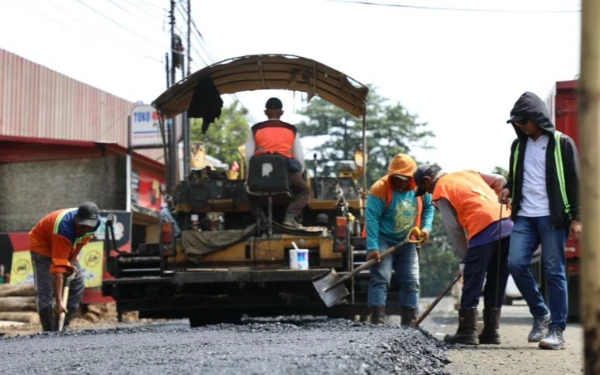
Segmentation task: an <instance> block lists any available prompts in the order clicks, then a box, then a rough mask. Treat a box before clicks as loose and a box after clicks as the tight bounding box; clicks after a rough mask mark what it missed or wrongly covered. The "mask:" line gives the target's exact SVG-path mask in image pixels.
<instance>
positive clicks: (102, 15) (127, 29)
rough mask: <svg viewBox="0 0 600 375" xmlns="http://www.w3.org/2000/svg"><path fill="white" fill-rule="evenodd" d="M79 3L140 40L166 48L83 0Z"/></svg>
mask: <svg viewBox="0 0 600 375" xmlns="http://www.w3.org/2000/svg"><path fill="white" fill-rule="evenodd" d="M77 1H79V2H80V3H81V4H83V5H85V6H86V7H87V8H89V9H90V10H92V11H93V12H94V13H96V14H98V15H100V16H101V17H102V18H105V19H107V20H108V21H110V22H112V23H114V24H115V25H117V26H119V27H120V28H122V29H123V30H126V31H128V32H129V33H131V34H133V35H136V36H137V37H139V38H142V39H144V40H145V41H147V42H149V43H152V44H154V45H156V46H159V47H161V48H164V46H163V45H162V44H160V43H157V42H156V41H154V40H151V39H148V38H146V37H145V36H143V35H140V34H138V33H136V32H135V31H133V30H131V29H129V28H127V27H125V26H123V25H122V24H120V23H119V22H117V21H115V20H113V19H112V18H110V17H108V16H107V15H105V14H104V13H102V12H100V11H98V10H97V9H96V8H94V7H93V6H91V5H89V4H86V3H85V2H84V1H82V0H77Z"/></svg>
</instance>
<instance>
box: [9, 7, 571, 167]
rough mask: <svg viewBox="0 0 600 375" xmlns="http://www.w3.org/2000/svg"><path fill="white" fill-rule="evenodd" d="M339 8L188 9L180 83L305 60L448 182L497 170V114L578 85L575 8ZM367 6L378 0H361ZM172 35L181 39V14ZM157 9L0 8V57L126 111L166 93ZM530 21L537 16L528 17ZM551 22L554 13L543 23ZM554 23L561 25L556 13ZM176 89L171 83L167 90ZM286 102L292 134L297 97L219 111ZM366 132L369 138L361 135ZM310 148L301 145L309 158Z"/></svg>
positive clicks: (504, 140)
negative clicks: (399, 117)
mask: <svg viewBox="0 0 600 375" xmlns="http://www.w3.org/2000/svg"><path fill="white" fill-rule="evenodd" d="M349 1H350V0H348V1H345V0H339V1H331V0H213V1H197V0H192V7H191V8H192V18H193V20H194V22H195V24H196V27H197V29H198V30H199V31H200V33H201V34H202V39H201V38H200V37H198V36H197V35H198V34H196V31H195V30H194V36H193V37H192V58H193V59H194V60H195V61H193V62H192V70H193V71H195V70H198V69H201V68H203V67H204V66H206V65H207V64H211V63H215V62H218V61H221V60H224V59H228V58H231V57H236V56H243V55H248V54H261V53H265V54H266V53H272V54H273V53H284V54H293V55H300V56H303V57H307V58H311V59H315V60H317V61H319V62H321V63H324V64H326V65H329V66H331V67H333V68H335V69H337V70H340V71H342V72H344V73H345V74H347V75H349V76H350V77H352V78H354V79H356V80H358V81H359V82H362V83H364V84H373V85H375V87H376V88H377V92H378V93H379V94H381V95H383V96H385V97H387V98H389V99H390V103H391V104H392V103H398V102H399V103H401V104H402V105H403V106H404V107H405V108H406V109H407V110H408V111H409V112H410V113H412V114H415V115H417V116H418V119H419V121H422V122H427V123H428V128H429V129H430V130H432V131H433V132H434V133H435V134H436V137H435V138H434V139H432V140H431V141H430V142H429V144H430V145H431V146H433V147H434V149H433V150H423V149H419V148H415V149H413V150H411V152H412V154H413V156H415V157H416V158H417V159H418V160H421V161H430V162H437V163H439V164H440V165H441V166H442V167H443V168H444V169H446V170H458V169H466V168H471V169H476V170H479V171H482V172H490V171H491V170H492V169H493V168H494V167H495V166H500V167H503V168H505V169H507V168H508V159H509V153H510V145H511V142H512V140H513V139H514V137H515V134H514V130H513V129H512V127H511V126H510V125H507V124H506V120H507V119H508V117H509V112H510V110H511V108H512V106H513V104H514V102H515V101H516V100H517V99H518V97H519V96H520V95H521V94H522V93H523V92H524V91H532V92H534V93H536V94H537V95H539V96H540V97H541V98H542V99H545V98H546V97H547V95H548V94H549V93H550V91H551V89H552V87H553V85H554V83H555V82H556V81H562V80H571V79H574V78H576V76H577V75H578V74H579V57H580V56H579V54H580V25H581V23H580V17H581V13H580V12H577V11H575V12H573V10H578V9H580V7H581V4H580V1H579V0H502V1H500V0H487V1H481V0H381V1H379V2H380V3H387V4H403V5H418V6H425V7H431V8H461V9H465V8H470V9H473V8H476V9H488V10H493V11H487V12H475V11H453V10H435V9H414V8H406V7H390V6H374V5H364V4H352V3H349ZM373 1H377V0H373ZM176 2H177V3H181V4H180V6H179V8H178V10H177V11H176V13H175V15H176V22H177V25H178V26H177V27H178V28H179V29H180V33H181V34H182V35H186V25H185V21H184V18H183V12H182V11H181V9H183V8H185V6H186V3H187V1H182V0H176ZM169 3H170V2H169V0H0V48H3V49H6V50H8V51H11V52H13V53H16V54H18V55H20V56H22V57H24V58H26V59H29V60H32V61H34V62H36V63H39V64H42V65H45V66H47V67H49V68H51V69H54V70H57V71H59V72H61V73H63V74H66V75H68V76H70V77H72V78H74V79H77V80H79V81H82V82H85V83H87V84H90V85H92V86H95V87H98V88H100V89H102V90H105V91H107V92H110V93H111V94H114V95H116V96H119V97H122V98H125V99H127V100H130V101H143V102H145V103H151V102H152V100H154V99H155V98H156V97H158V95H160V94H161V93H162V92H163V91H164V90H165V89H166V79H165V65H164V64H165V53H166V52H168V50H169V31H170V30H169V25H168V20H167V8H168V7H169ZM534 11H535V12H534ZM548 11H555V12H548ZM556 11H560V12H556ZM179 77H180V76H179ZM274 95H277V96H279V97H280V98H281V99H282V101H283V102H284V109H285V110H286V115H285V118H284V120H287V121H289V122H297V121H300V120H301V119H302V118H301V117H300V116H299V115H297V113H296V112H297V111H298V110H299V109H301V108H302V107H303V106H304V105H305V104H306V103H305V95H304V94H301V93H292V92H273V91H253V92H244V93H239V94H237V95H236V97H229V98H227V99H226V101H227V102H229V101H231V100H234V99H238V100H240V101H241V102H242V104H243V105H244V106H245V107H246V108H248V109H249V111H250V114H251V116H250V120H251V121H260V120H262V119H263V118H264V115H263V113H262V110H263V108H264V103H265V102H266V100H267V99H268V98H269V97H271V96H274ZM367 125H368V124H367ZM318 142H319V141H318V140H315V139H308V138H304V139H303V143H304V145H305V148H306V151H307V153H308V152H309V151H310V150H311V148H312V147H314V146H316V145H317V144H318Z"/></svg>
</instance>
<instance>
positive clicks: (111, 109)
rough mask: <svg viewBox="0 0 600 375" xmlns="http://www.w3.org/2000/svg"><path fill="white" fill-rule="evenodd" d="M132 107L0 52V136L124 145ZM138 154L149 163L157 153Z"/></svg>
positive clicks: (92, 88) (27, 61)
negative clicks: (108, 142) (148, 159)
mask: <svg viewBox="0 0 600 375" xmlns="http://www.w3.org/2000/svg"><path fill="white" fill-rule="evenodd" d="M134 106H135V103H131V102H129V101H127V100H125V99H121V98H119V97H116V96H114V95H111V94H109V93H107V92H104V91H101V90H99V89H97V88H94V87H92V86H90V85H86V84H85V83H82V82H79V81H76V80H74V79H72V78H69V77H67V76H65V75H63V74H60V73H58V72H55V71H53V70H50V69H48V68H46V67H44V66H41V65H38V64H36V63H33V62H31V61H29V60H26V59H24V58H22V57H20V56H17V55H15V54H13V53H10V52H8V51H5V50H3V49H0V134H3V135H14V136H25V137H42V138H59V139H72V140H85V141H111V142H117V143H119V144H120V145H122V146H125V147H126V146H127V115H128V114H129V113H131V110H132V108H133V107H134ZM140 153H142V154H144V155H146V156H149V157H151V158H153V159H156V158H158V157H159V156H161V155H162V152H161V151H160V150H144V151H141V152H140Z"/></svg>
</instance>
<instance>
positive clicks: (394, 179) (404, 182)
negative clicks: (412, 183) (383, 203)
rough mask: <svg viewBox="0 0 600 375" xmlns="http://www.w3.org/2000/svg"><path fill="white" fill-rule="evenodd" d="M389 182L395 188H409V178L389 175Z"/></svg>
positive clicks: (403, 189) (401, 189)
mask: <svg viewBox="0 0 600 375" xmlns="http://www.w3.org/2000/svg"><path fill="white" fill-rule="evenodd" d="M390 182H391V184H392V187H393V188H394V189H395V190H400V191H407V190H408V189H409V179H408V178H405V177H400V176H391V177H390Z"/></svg>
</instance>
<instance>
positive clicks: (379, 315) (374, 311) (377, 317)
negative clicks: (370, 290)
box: [369, 306, 385, 324]
mask: <svg viewBox="0 0 600 375" xmlns="http://www.w3.org/2000/svg"><path fill="white" fill-rule="evenodd" d="M369 310H370V311H371V323H373V324H385V306H370V307H369Z"/></svg>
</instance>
